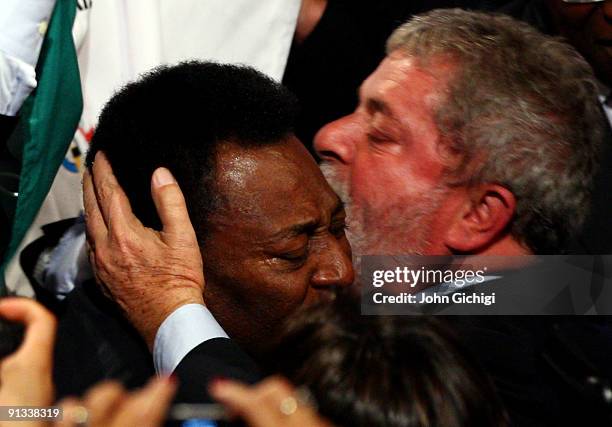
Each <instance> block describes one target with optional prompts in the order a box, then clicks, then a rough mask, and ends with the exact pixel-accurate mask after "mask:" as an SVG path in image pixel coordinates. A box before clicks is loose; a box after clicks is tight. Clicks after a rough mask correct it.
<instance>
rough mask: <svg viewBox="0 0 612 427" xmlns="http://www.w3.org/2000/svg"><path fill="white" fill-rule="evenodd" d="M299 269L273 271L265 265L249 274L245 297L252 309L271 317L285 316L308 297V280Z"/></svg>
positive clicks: (279, 317) (280, 317)
mask: <svg viewBox="0 0 612 427" xmlns="http://www.w3.org/2000/svg"><path fill="white" fill-rule="evenodd" d="M301 270H302V269H301ZM301 270H298V271H292V272H287V271H274V270H270V269H269V267H268V266H265V268H264V271H260V272H259V273H258V274H252V275H251V281H250V285H249V287H248V289H247V290H246V296H247V298H245V299H247V301H248V303H250V304H252V308H253V309H254V310H256V311H259V312H265V313H266V314H267V315H268V316H269V317H271V318H274V319H283V318H285V317H287V316H288V315H289V314H291V313H292V312H294V311H295V310H296V309H297V308H299V307H300V306H301V305H302V304H303V302H304V301H305V300H306V299H307V298H308V293H309V289H310V286H309V280H308V277H307V275H306V274H305V273H302V271H301Z"/></svg>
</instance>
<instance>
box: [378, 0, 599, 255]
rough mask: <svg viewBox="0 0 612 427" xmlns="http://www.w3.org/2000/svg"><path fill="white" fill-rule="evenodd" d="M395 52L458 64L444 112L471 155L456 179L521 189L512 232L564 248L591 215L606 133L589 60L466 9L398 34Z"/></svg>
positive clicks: (390, 48)
mask: <svg viewBox="0 0 612 427" xmlns="http://www.w3.org/2000/svg"><path fill="white" fill-rule="evenodd" d="M395 51H399V52H402V53H403V54H405V55H408V56H411V57H414V58H416V60H417V61H418V64H419V66H421V67H423V68H424V69H427V68H426V67H427V65H428V64H429V63H431V61H435V60H436V59H440V58H448V59H450V60H451V61H452V62H453V63H455V64H456V69H455V70H454V71H453V72H452V73H451V74H452V75H451V76H440V77H443V78H446V80H447V81H448V85H447V86H446V87H445V90H444V92H443V101H442V102H441V103H440V105H439V107H438V108H437V111H435V120H436V124H437V126H438V130H439V132H440V135H441V141H442V143H444V144H447V146H448V147H449V148H450V152H452V153H458V154H459V157H460V159H461V161H460V162H459V164H458V165H457V166H455V167H453V171H452V175H454V176H455V179H457V178H459V177H460V176H462V177H463V178H459V179H462V180H463V183H468V184H470V185H473V184H477V183H497V184H500V185H503V186H504V187H506V188H507V189H509V190H510V191H512V193H513V194H514V196H515V197H516V199H517V206H516V214H515V218H514V220H513V222H512V224H511V233H512V235H513V236H514V237H515V238H517V239H518V240H519V241H521V242H522V243H523V244H525V245H527V246H528V247H529V248H530V249H531V250H532V251H534V252H535V253H554V252H556V251H559V250H560V249H562V248H563V247H564V245H566V244H567V243H568V241H569V240H570V239H571V238H572V237H574V236H575V235H576V234H577V233H578V232H579V231H580V230H581V228H582V224H583V223H584V220H585V218H586V217H587V215H588V213H589V206H590V203H589V202H590V193H591V187H592V183H593V176H594V174H595V171H596V166H597V160H598V157H599V150H600V147H601V144H602V141H603V138H604V134H605V126H606V124H605V123H606V122H605V118H604V116H603V112H602V110H601V106H600V105H599V103H598V100H597V83H596V80H595V78H594V77H593V72H592V71H591V68H590V66H589V65H588V64H587V62H586V61H585V60H584V59H583V58H582V57H581V56H580V55H579V54H578V53H577V52H576V51H575V50H574V49H573V48H572V47H571V46H569V45H568V44H566V43H563V42H562V41H560V40H557V39H555V38H553V37H549V36H546V35H543V34H541V33H539V32H538V31H536V30H535V29H534V28H532V27H530V26H528V25H527V24H524V23H521V22H518V21H515V20H514V19H512V18H510V17H507V16H502V15H495V14H485V13H479V12H468V11H464V10H460V9H446V10H442V9H439V10H434V11H431V12H429V13H426V14H423V15H420V16H416V17H414V18H413V19H411V20H410V21H409V22H408V23H406V24H404V25H403V26H401V27H400V28H398V29H397V30H396V31H395V32H394V33H393V34H392V35H391V37H390V38H389V40H388V42H387V52H388V53H391V52H395ZM467 171H469V172H467ZM467 175H469V176H467ZM466 176H467V177H466Z"/></svg>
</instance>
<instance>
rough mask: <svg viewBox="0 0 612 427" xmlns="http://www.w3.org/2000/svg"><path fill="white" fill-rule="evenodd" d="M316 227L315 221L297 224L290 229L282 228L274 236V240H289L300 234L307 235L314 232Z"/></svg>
mask: <svg viewBox="0 0 612 427" xmlns="http://www.w3.org/2000/svg"><path fill="white" fill-rule="evenodd" d="M316 226H317V221H315V220H309V221H304V222H301V223H298V224H293V225H292V226H290V227H287V228H284V229H282V230H281V231H279V232H277V233H275V234H274V236H273V238H274V239H291V238H293V237H297V236H299V235H300V234H304V233H308V232H310V231H312V230H314V229H315V228H316Z"/></svg>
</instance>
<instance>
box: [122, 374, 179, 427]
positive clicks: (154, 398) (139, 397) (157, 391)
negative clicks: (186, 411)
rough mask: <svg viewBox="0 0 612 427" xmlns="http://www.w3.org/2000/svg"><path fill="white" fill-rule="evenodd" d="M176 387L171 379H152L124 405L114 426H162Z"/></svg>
mask: <svg viewBox="0 0 612 427" xmlns="http://www.w3.org/2000/svg"><path fill="white" fill-rule="evenodd" d="M176 386H177V384H176V381H175V380H174V379H172V378H170V377H164V378H154V379H152V380H151V381H149V383H148V384H147V386H146V387H145V388H143V389H142V390H140V391H137V392H136V393H134V394H132V395H131V396H130V397H129V399H128V400H127V401H126V402H125V403H124V405H123V406H122V407H121V409H120V410H119V411H118V413H117V416H116V418H115V422H114V423H113V426H116V427H119V426H132V425H147V426H149V425H151V426H153V425H161V424H162V422H163V421H164V419H165V417H166V414H167V413H168V408H169V407H170V403H171V402H172V398H173V397H174V394H175V393H176Z"/></svg>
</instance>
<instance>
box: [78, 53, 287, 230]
mask: <svg viewBox="0 0 612 427" xmlns="http://www.w3.org/2000/svg"><path fill="white" fill-rule="evenodd" d="M296 113H297V101H296V99H295V97H294V96H293V95H292V94H291V93H290V92H289V91H288V90H287V89H286V88H284V87H283V86H282V85H280V84H278V83H276V82H275V81H273V80H272V79H270V78H268V77H266V76H264V75H263V74H262V73H260V72H258V71H256V70H255V69H253V68H250V67H246V66H237V65H228V64H218V63H214V62H200V61H189V62H183V63H181V64H178V65H176V66H161V67H158V68H156V69H154V70H153V71H151V72H149V73H148V74H146V75H144V76H143V77H142V78H140V79H139V80H137V81H135V82H132V83H129V84H128V85H126V86H125V87H123V88H122V89H121V90H120V91H119V92H117V93H116V94H115V95H114V96H113V97H112V98H111V99H110V101H108V103H107V104H106V106H105V107H104V109H103V110H102V113H101V115H100V120H99V122H98V126H97V129H96V131H95V133H94V136H93V139H92V141H91V147H90V149H89V152H88V154H87V160H86V163H87V167H88V168H91V165H92V163H93V160H94V156H95V154H96V153H97V152H98V151H103V152H104V153H105V154H106V156H107V157H108V160H109V162H110V163H111V166H112V167H113V171H114V173H115V175H116V177H117V180H118V181H119V184H120V185H121V186H122V187H123V189H124V191H125V192H126V194H127V196H128V198H129V200H130V202H131V204H132V209H133V211H134V213H135V214H136V216H137V217H138V218H139V219H140V220H141V221H142V222H143V224H145V225H146V226H148V227H153V228H156V229H159V227H160V220H159V218H158V216H157V213H156V210H155V207H154V204H153V200H152V198H151V192H150V182H151V175H152V173H153V171H154V170H155V169H156V168H158V167H160V166H164V167H167V168H168V169H170V171H171V172H172V174H173V175H174V177H175V178H176V179H177V181H178V183H179V185H180V186H181V189H182V191H183V193H184V195H185V199H186V201H187V207H188V210H189V214H190V217H191V220H192V222H193V225H194V227H195V230H196V234H197V235H198V238H199V239H200V242H202V239H203V238H204V234H205V233H204V230H205V229H206V220H207V218H208V215H209V214H210V213H211V212H212V211H213V210H214V208H215V207H216V201H217V200H218V195H217V194H216V190H215V185H214V174H215V154H216V148H217V146H218V144H219V143H221V142H229V141H231V142H233V143H236V144H238V145H242V146H245V147H247V146H258V145H266V144H273V143H278V142H280V141H281V140H283V139H284V138H285V137H287V136H288V135H290V134H291V133H292V132H293V126H294V120H295V116H296Z"/></svg>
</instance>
